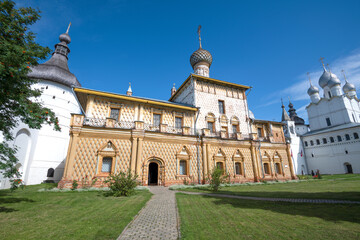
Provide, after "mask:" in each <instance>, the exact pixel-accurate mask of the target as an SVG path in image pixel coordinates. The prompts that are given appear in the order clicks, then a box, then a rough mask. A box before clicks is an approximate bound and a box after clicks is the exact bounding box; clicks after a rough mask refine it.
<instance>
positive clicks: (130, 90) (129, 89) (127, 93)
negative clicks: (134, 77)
mask: <svg viewBox="0 0 360 240" xmlns="http://www.w3.org/2000/svg"><path fill="white" fill-rule="evenodd" d="M126 95H128V96H132V89H131V82H129V88H128V90H127V92H126Z"/></svg>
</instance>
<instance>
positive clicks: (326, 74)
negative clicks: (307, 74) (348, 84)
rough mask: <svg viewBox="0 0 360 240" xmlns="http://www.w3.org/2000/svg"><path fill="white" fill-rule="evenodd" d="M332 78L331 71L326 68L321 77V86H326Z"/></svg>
mask: <svg viewBox="0 0 360 240" xmlns="http://www.w3.org/2000/svg"><path fill="white" fill-rule="evenodd" d="M330 78H331V75H330V73H329V72H328V71H326V70H325V69H324V72H323V74H322V75H321V77H320V78H319V85H320V87H322V88H324V87H326V85H327V84H328V82H329V80H330Z"/></svg>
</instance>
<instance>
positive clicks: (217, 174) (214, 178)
mask: <svg viewBox="0 0 360 240" xmlns="http://www.w3.org/2000/svg"><path fill="white" fill-rule="evenodd" d="M210 177H211V178H210V188H211V190H213V191H215V192H217V191H219V188H220V184H222V183H225V181H226V180H227V177H228V176H227V175H224V170H222V169H221V168H218V167H216V168H214V169H213V171H212V172H211V174H210Z"/></svg>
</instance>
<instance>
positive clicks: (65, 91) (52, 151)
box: [0, 80, 81, 188]
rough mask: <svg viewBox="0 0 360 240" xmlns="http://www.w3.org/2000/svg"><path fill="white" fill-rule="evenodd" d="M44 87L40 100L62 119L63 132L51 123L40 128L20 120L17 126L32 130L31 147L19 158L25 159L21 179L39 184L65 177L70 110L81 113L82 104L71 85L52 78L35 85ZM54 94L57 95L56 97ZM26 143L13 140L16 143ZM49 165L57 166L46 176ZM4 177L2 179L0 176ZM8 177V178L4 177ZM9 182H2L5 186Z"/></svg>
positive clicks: (22, 129)
mask: <svg viewBox="0 0 360 240" xmlns="http://www.w3.org/2000/svg"><path fill="white" fill-rule="evenodd" d="M34 88H39V89H41V90H42V91H43V93H42V95H41V97H40V99H39V100H40V101H41V102H42V103H43V104H44V106H45V107H48V108H50V109H52V110H53V111H54V112H55V114H56V116H57V117H58V119H59V126H60V127H61V132H58V131H55V130H53V127H52V126H48V125H43V127H42V128H41V129H39V130H37V129H29V127H28V126H27V125H25V124H24V123H21V122H20V123H19V125H18V127H17V128H16V129H14V135H15V136H16V134H17V133H18V132H19V131H24V130H26V131H29V133H30V138H31V147H30V149H29V150H28V154H27V155H26V156H27V157H26V158H25V159H24V158H23V155H19V158H20V159H19V161H20V162H23V163H24V164H23V169H22V179H23V181H24V182H25V184H29V185H31V184H39V183H41V182H43V181H44V180H54V181H55V182H56V181H59V180H60V179H61V177H62V174H63V171H64V166H65V159H66V154H67V149H68V144H69V139H70V136H69V128H70V118H71V113H80V112H81V111H80V107H79V105H78V103H77V100H76V98H75V96H74V94H73V92H72V90H71V88H70V87H67V86H64V85H61V84H58V83H54V82H50V81H44V80H42V81H40V82H39V83H37V84H35V85H34ZM54 96H55V98H54ZM15 143H16V144H17V145H18V147H20V148H21V147H23V146H22V145H23V143H21V142H19V144H18V143H17V142H16V140H15V141H14V143H13V144H15ZM49 168H53V169H55V175H54V177H53V178H48V177H47V171H48V169H49ZM0 180H1V179H0ZM2 181H6V180H2ZM4 187H8V186H5V185H4V186H0V188H4Z"/></svg>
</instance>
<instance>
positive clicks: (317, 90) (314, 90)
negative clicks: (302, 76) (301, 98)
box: [307, 85, 319, 96]
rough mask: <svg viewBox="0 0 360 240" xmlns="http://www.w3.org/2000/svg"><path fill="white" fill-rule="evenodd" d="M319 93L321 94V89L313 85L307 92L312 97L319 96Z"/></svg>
mask: <svg viewBox="0 0 360 240" xmlns="http://www.w3.org/2000/svg"><path fill="white" fill-rule="evenodd" d="M317 93H319V89H318V88H317V87H315V86H313V85H311V86H310V87H309V89H308V90H307V94H308V95H309V96H311V95H313V94H317Z"/></svg>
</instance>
